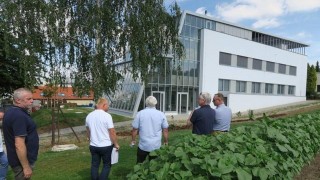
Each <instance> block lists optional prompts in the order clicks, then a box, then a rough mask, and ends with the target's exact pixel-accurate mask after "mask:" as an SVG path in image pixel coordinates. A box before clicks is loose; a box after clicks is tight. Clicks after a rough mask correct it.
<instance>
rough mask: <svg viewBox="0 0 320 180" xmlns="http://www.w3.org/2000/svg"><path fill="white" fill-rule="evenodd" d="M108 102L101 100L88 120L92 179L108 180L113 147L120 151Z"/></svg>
mask: <svg viewBox="0 0 320 180" xmlns="http://www.w3.org/2000/svg"><path fill="white" fill-rule="evenodd" d="M108 109H109V105H108V100H107V99H105V98H100V99H99V100H98V103H97V104H96V109H95V110H94V111H93V112H91V113H90V114H88V116H87V118H86V127H87V135H88V138H89V141H90V152H91V156H92V159H91V179H92V180H98V179H99V180H102V179H108V176H109V172H110V169H111V153H112V149H113V147H115V148H116V149H117V150H119V148H120V146H119V144H118V141H117V136H116V131H115V129H114V126H113V122H112V117H111V115H110V114H109V113H107V112H106V111H108ZM101 159H102V163H103V166H102V170H101V173H100V175H99V166H100V162H101Z"/></svg>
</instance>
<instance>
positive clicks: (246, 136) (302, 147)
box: [127, 113, 320, 180]
mask: <svg viewBox="0 0 320 180" xmlns="http://www.w3.org/2000/svg"><path fill="white" fill-rule="evenodd" d="M319 149H320V115H319V113H313V114H307V115H299V116H296V117H291V118H283V119H280V120H278V121H273V120H272V119H269V118H267V117H265V118H264V119H263V120H261V123H258V124H256V125H253V126H241V127H238V128H236V129H235V130H234V131H232V132H230V133H226V134H219V135H217V136H197V135H189V136H186V137H184V139H181V141H180V142H179V143H177V144H176V145H174V146H166V147H163V148H161V149H159V150H157V151H154V152H152V155H155V156H158V157H157V158H156V159H154V160H151V161H145V162H144V163H142V164H138V165H136V166H134V170H133V171H132V172H131V173H130V174H129V175H128V176H127V178H128V179H133V180H134V179H240V180H250V179H262V180H265V179H270V178H271V179H272V178H274V177H277V178H276V179H292V177H293V176H294V175H295V174H297V173H298V172H300V170H301V168H302V167H303V166H304V164H306V163H307V162H310V160H311V159H312V158H313V157H314V155H315V153H317V152H318V151H319Z"/></svg>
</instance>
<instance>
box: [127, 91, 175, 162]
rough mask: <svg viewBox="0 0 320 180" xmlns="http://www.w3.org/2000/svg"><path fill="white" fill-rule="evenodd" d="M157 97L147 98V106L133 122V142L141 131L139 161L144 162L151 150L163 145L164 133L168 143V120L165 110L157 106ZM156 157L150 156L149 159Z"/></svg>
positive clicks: (132, 143) (165, 142)
mask: <svg viewBox="0 0 320 180" xmlns="http://www.w3.org/2000/svg"><path fill="white" fill-rule="evenodd" d="M156 104H157V99H156V98H155V97H153V96H149V97H148V98H147V99H146V108H145V109H143V110H141V111H140V112H138V114H137V115H136V117H135V119H134V120H133V122H132V127H133V129H132V142H131V145H134V144H135V141H136V136H137V134H138V131H139V136H140V140H139V147H138V152H137V163H142V162H143V161H144V160H145V159H146V158H147V157H148V156H149V153H150V152H151V151H154V150H156V149H159V148H160V147H161V138H162V133H163V137H164V144H165V145H167V144H168V127H169V125H168V122H167V118H166V116H165V115H164V113H163V112H161V111H159V110H157V109H156V108H155V106H156ZM154 158H155V157H151V156H149V160H151V159H154Z"/></svg>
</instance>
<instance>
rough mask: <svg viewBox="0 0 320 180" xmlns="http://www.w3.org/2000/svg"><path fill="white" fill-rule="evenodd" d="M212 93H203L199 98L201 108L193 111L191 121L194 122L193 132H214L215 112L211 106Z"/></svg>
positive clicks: (206, 133) (201, 133) (203, 133)
mask: <svg viewBox="0 0 320 180" xmlns="http://www.w3.org/2000/svg"><path fill="white" fill-rule="evenodd" d="M210 103H211V95H210V94H209V93H206V92H204V93H201V94H200V95H199V98H198V104H199V106H200V108H199V109H196V110H194V111H193V113H192V115H191V118H190V122H191V123H192V125H193V126H192V133H193V134H198V135H208V134H211V133H212V127H213V122H214V120H215V112H214V110H213V109H212V108H211V107H210Z"/></svg>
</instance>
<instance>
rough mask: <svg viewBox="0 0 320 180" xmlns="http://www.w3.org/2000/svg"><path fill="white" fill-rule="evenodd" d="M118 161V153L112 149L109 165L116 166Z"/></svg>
mask: <svg viewBox="0 0 320 180" xmlns="http://www.w3.org/2000/svg"><path fill="white" fill-rule="evenodd" d="M118 161H119V151H117V149H116V148H113V149H112V153H111V164H116V163H118Z"/></svg>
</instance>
